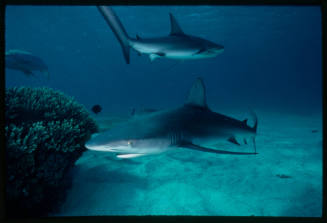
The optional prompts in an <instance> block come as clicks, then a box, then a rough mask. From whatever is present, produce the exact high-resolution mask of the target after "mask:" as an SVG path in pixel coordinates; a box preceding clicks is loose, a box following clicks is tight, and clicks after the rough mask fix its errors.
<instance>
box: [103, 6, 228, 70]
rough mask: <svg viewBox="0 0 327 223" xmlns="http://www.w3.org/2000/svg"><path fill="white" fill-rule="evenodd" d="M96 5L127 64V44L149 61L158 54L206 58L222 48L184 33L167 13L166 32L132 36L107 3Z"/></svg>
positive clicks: (221, 50) (158, 56) (222, 49)
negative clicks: (165, 33) (146, 35)
mask: <svg viewBox="0 0 327 223" xmlns="http://www.w3.org/2000/svg"><path fill="white" fill-rule="evenodd" d="M98 9H99V11H100V13H101V14H102V15H103V17H104V19H105V20H106V22H107V23H108V25H109V26H110V27H111V29H112V31H113V32H114V34H115V36H116V37H117V39H118V41H119V42H120V44H121V46H122V49H123V53H124V57H125V60H126V63H127V64H129V62H130V59H129V49H130V48H132V49H134V50H136V51H137V52H138V53H139V55H141V54H148V55H149V57H150V60H151V61H153V60H154V59H156V58H161V57H165V58H170V59H180V60H187V59H202V58H210V57H216V56H217V55H218V54H220V53H222V52H223V51H224V47H223V46H221V45H219V44H216V43H213V42H211V41H209V40H205V39H202V38H199V37H195V36H190V35H186V34H185V33H184V32H183V31H182V29H181V28H180V26H179V25H178V23H177V21H176V19H175V18H174V16H173V15H172V14H171V13H170V14H169V16H170V23H171V32H170V35H168V36H165V37H158V38H146V39H145V38H140V37H139V36H137V37H136V38H135V39H134V38H131V37H129V36H128V34H127V32H126V31H125V29H124V27H123V25H122V23H121V22H120V20H119V18H118V17H117V15H116V14H115V13H114V11H113V10H112V9H111V8H110V7H107V6H98Z"/></svg>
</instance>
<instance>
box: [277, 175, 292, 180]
mask: <svg viewBox="0 0 327 223" xmlns="http://www.w3.org/2000/svg"><path fill="white" fill-rule="evenodd" d="M276 177H279V178H282V179H287V178H292V177H291V176H288V175H285V174H276Z"/></svg>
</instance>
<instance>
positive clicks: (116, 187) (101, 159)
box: [56, 112, 322, 217]
mask: <svg viewBox="0 0 327 223" xmlns="http://www.w3.org/2000/svg"><path fill="white" fill-rule="evenodd" d="M225 114H228V113H225ZM235 114H237V113H235ZM257 114H258V117H259V126H258V135H257V137H256V144H257V151H258V152H259V154H258V155H255V156H232V155H219V154H209V153H203V152H199V151H191V150H188V149H183V148H180V149H175V150H171V151H168V152H165V153H162V154H158V155H151V156H144V157H138V158H133V159H118V158H116V156H115V154H113V153H106V152H96V151H87V152H85V153H84V154H83V156H82V157H81V158H80V159H79V160H78V161H77V163H76V167H75V169H74V173H73V176H74V177H73V186H72V188H71V189H70V190H69V192H68V196H67V199H66V201H65V203H64V204H63V205H62V207H61V211H60V213H57V214H56V216H86V215H210V216H217V215H219V216H221V215H223V216H251V215H254V216H301V217H302V216H306V217H307V216H321V214H322V114H321V113H320V114H319V113H318V114H317V113H315V114H305V115H304V114H303V115H296V114H291V113H279V112H270V113H269V112H258V113H257ZM236 116H237V115H236ZM233 117H235V116H233ZM100 124H101V123H100ZM229 145H230V144H226V146H229ZM229 148H230V150H233V149H234V148H235V147H234V145H230V147H228V149H229ZM222 149H226V148H222ZM242 149H243V148H242ZM244 150H246V151H252V150H253V148H252V147H251V145H249V146H245V147H244Z"/></svg>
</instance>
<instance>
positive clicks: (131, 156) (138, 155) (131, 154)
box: [117, 153, 145, 159]
mask: <svg viewBox="0 0 327 223" xmlns="http://www.w3.org/2000/svg"><path fill="white" fill-rule="evenodd" d="M140 156H145V154H141V153H136V154H133V153H129V154H118V155H117V158H121V159H129V158H135V157H140Z"/></svg>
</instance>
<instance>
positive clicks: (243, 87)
mask: <svg viewBox="0 0 327 223" xmlns="http://www.w3.org/2000/svg"><path fill="white" fill-rule="evenodd" d="M113 8H114V10H115V11H116V13H117V15H118V16H119V17H120V19H121V21H122V23H123V24H124V26H125V29H126V30H127V32H128V34H129V35H130V36H132V37H135V35H136V34H138V35H140V36H141V37H143V38H146V37H155V36H163V35H167V34H168V33H169V30H170V24H169V17H168V13H169V12H172V13H173V14H174V15H175V17H176V18H177V20H178V21H179V24H180V26H181V27H182V29H183V30H184V32H185V33H187V34H190V35H195V36H200V37H204V38H207V39H209V40H211V41H214V42H216V43H219V44H222V45H224V46H225V52H224V53H223V54H221V55H218V56H217V57H216V58H213V59H205V60H192V61H184V62H179V63H177V64H176V61H174V60H168V59H159V60H155V61H154V62H152V63H151V62H150V60H149V58H148V57H147V56H138V55H137V54H136V53H135V52H133V53H131V64H129V65H127V64H125V61H124V59H123V55H122V52H121V48H120V45H119V43H118V41H117V40H116V38H115V37H114V35H113V33H112V31H111V30H110V28H109V27H108V26H107V24H106V23H105V21H104V19H103V17H102V16H101V15H100V13H99V12H98V10H97V9H96V7H90V6H8V7H7V8H6V17H5V18H6V21H5V22H6V27H5V31H6V33H5V40H6V50H9V49H21V50H26V51H29V52H32V53H33V54H34V55H37V56H39V57H41V58H42V59H43V60H44V61H45V62H46V63H47V64H48V66H49V72H50V76H51V79H50V80H47V79H46V78H45V77H43V76H42V75H38V76H37V77H36V78H33V77H25V76H24V74H23V73H21V72H19V71H14V70H9V69H7V70H6V86H7V87H11V86H49V87H52V88H55V89H60V90H61V91H63V92H64V93H66V94H68V95H70V96H74V97H75V98H76V99H77V100H78V101H79V102H80V103H83V104H84V105H85V106H86V107H87V108H88V109H89V108H90V107H91V106H92V105H94V104H101V105H102V107H103V108H104V112H107V113H108V112H109V113H127V112H129V110H130V109H131V108H133V107H137V108H139V107H152V108H168V107H175V106H178V105H180V104H182V103H183V101H184V99H185V97H186V94H187V91H188V89H189V87H190V86H191V84H192V82H193V81H194V79H195V78H196V77H198V76H201V77H203V78H204V81H205V83H206V86H207V95H208V103H209V105H211V106H212V107H215V108H216V109H218V110H219V109H222V108H227V107H233V108H237V109H245V108H247V107H251V108H254V109H258V108H260V109H261V108H265V109H271V110H290V111H292V112H296V111H297V112H298V111H302V110H303V109H306V110H308V111H314V110H315V111H316V110H321V100H322V98H321V94H322V87H321V85H322V84H321V54H322V52H321V13H320V8H319V7H313V6H312V7H299V6H298V7H277V6H276V7H275V6H274V7H262V6H249V7H248V6H247V7H245V6H244V7H242V6H237V7H235V6H223V7H220V6H201V7H190V6H188V7H173V6H162V7H158V6H157V7H154V6H151V7H150V6H146V7H140V6H138V7H126V6H125V7H113Z"/></svg>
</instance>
